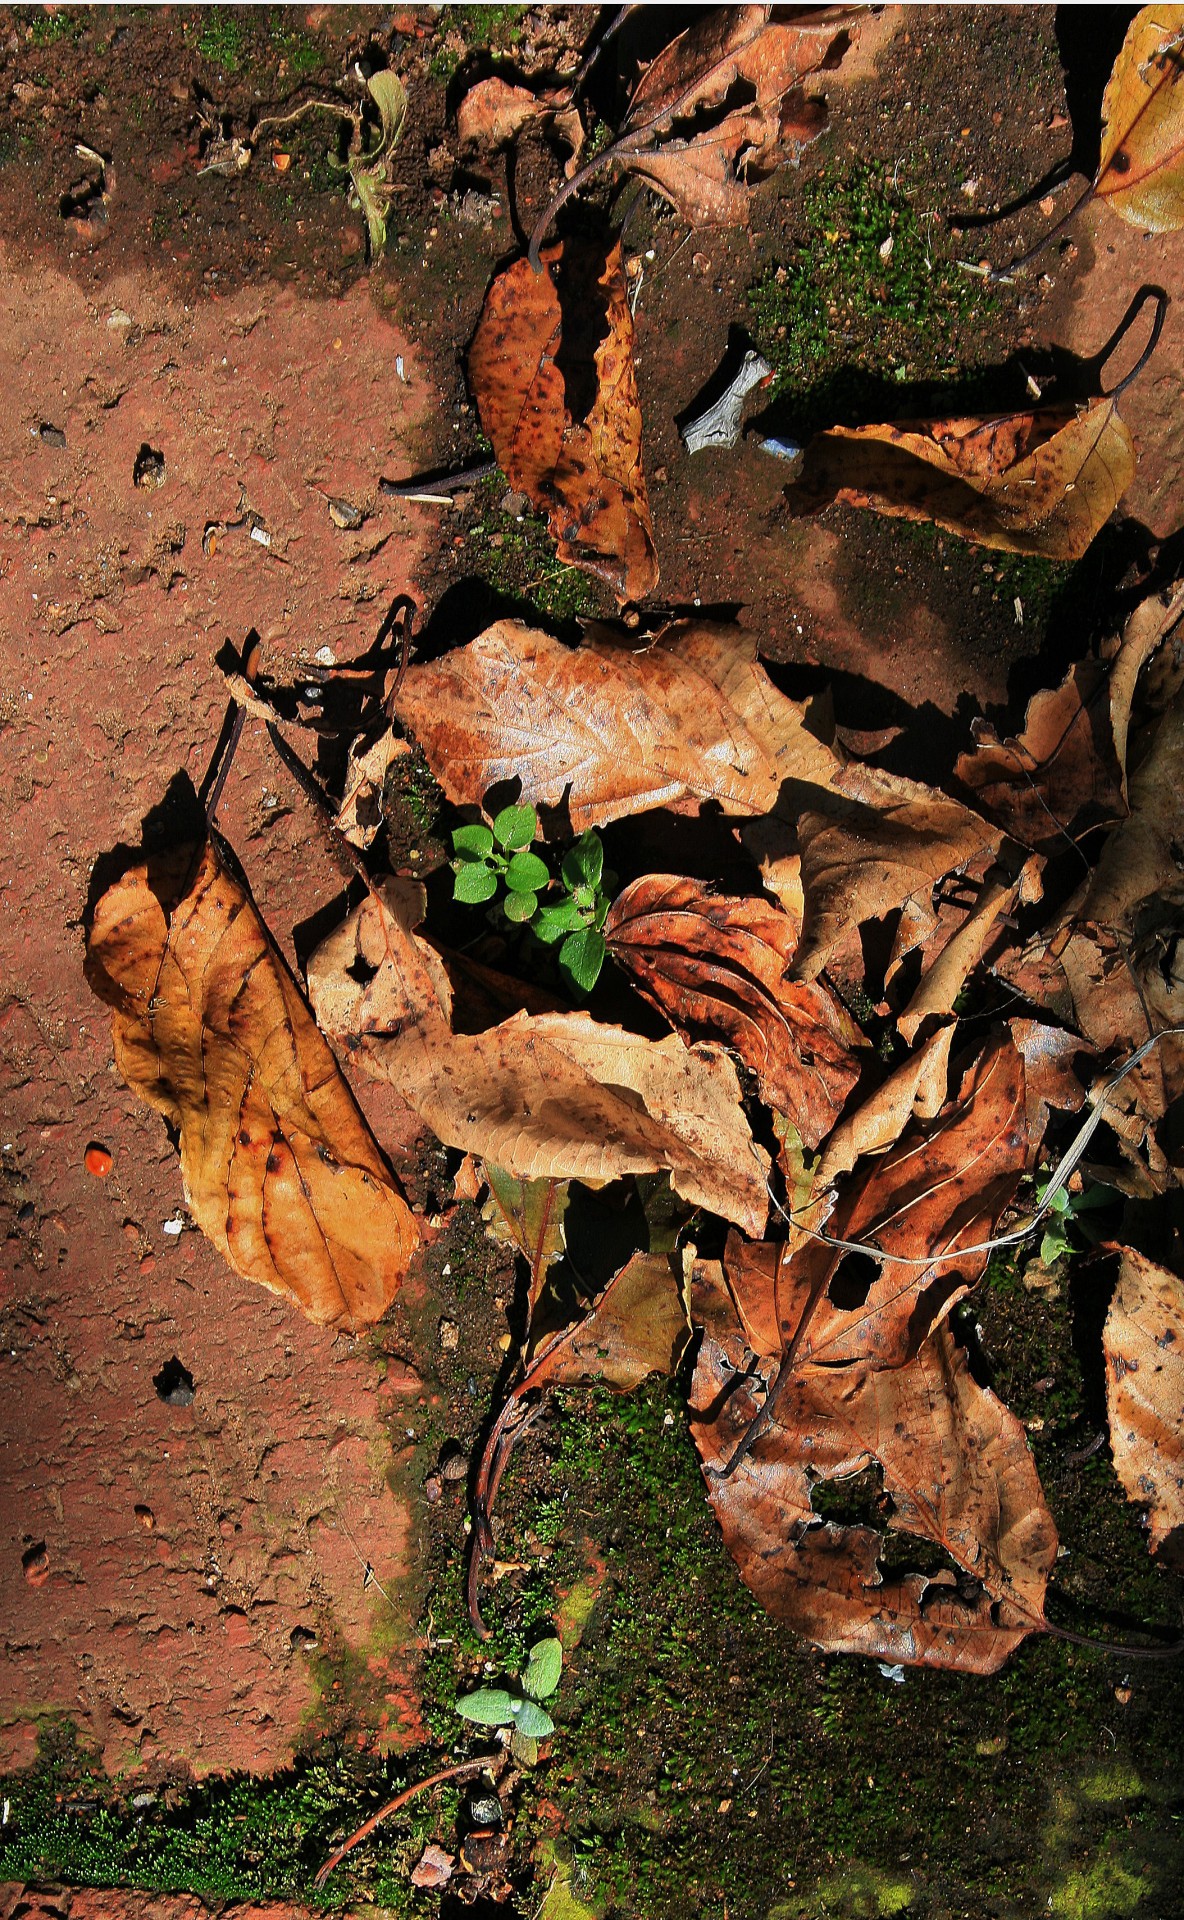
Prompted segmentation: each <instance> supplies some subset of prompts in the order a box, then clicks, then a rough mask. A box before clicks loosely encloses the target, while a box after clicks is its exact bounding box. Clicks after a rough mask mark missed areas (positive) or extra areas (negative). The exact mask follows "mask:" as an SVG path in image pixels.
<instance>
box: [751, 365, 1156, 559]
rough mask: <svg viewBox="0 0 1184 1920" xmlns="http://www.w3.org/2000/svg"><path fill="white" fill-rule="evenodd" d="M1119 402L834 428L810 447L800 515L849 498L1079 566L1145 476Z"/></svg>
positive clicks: (795, 500)
mask: <svg viewBox="0 0 1184 1920" xmlns="http://www.w3.org/2000/svg"><path fill="white" fill-rule="evenodd" d="M1134 473H1135V452H1134V446H1133V444H1132V442H1131V437H1130V434H1129V433H1128V432H1127V429H1126V427H1125V426H1124V424H1123V422H1122V421H1121V419H1120V418H1119V416H1118V411H1117V407H1116V405H1115V402H1114V401H1113V400H1099V401H1098V402H1096V404H1095V405H1093V406H1091V407H1089V408H1087V409H1085V410H1084V411H1083V412H1081V413H1074V412H1073V411H1072V410H1071V409H1068V408H1065V407H1048V408H1045V409H1044V410H1043V411H1042V412H1040V413H1018V414H1010V415H1005V416H1002V417H1000V418H997V419H991V420H977V419H971V420H929V421H908V422H904V423H902V424H900V425H895V426H893V425H887V426H873V427H832V428H830V429H829V431H828V432H826V433H821V434H819V435H818V436H817V438H816V439H814V440H812V441H811V443H810V445H809V446H808V447H807V449H806V453H805V457H804V462H803V467H802V472H801V477H800V478H799V479H798V480H797V481H796V482H795V484H794V485H793V486H791V487H789V488H787V490H786V499H787V500H788V502H789V507H790V511H791V512H792V513H795V514H808V513H816V512H818V510H819V509H820V508H821V507H825V506H830V505H831V504H832V503H833V502H835V501H839V502H841V503H842V504H844V505H846V506H852V507H871V508H873V509H874V510H875V511H876V512H877V513H885V514H890V515H893V516H895V517H896V518H898V519H904V520H922V521H925V520H929V521H933V522H934V523H935V524H936V525H937V526H939V527H945V528H946V529H947V531H949V532H950V533H957V534H961V535H962V536H963V538H964V539H967V540H973V541H976V542H977V543H978V545H979V546H983V547H995V548H997V549H999V550H1000V551H1002V552H1005V553H1033V554H1042V555H1043V556H1044V557H1045V558H1046V559H1049V560H1079V559H1080V558H1081V555H1082V554H1083V553H1084V552H1085V550H1086V548H1087V547H1088V546H1089V544H1090V542H1091V540H1092V539H1093V538H1094V535H1095V534H1096V533H1098V532H1099V531H1100V529H1101V528H1102V527H1103V526H1104V525H1105V523H1106V521H1107V520H1108V519H1109V518H1110V515H1111V514H1112V513H1113V511H1114V509H1115V507H1116V506H1117V505H1118V502H1119V501H1120V500H1121V498H1122V496H1123V494H1124V493H1125V492H1126V489H1127V488H1128V486H1129V485H1130V483H1131V481H1132V480H1133V478H1134Z"/></svg>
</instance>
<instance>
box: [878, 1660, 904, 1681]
mask: <svg viewBox="0 0 1184 1920" xmlns="http://www.w3.org/2000/svg"><path fill="white" fill-rule="evenodd" d="M876 1665H877V1666H878V1667H879V1669H880V1672H881V1673H882V1674H883V1676H884V1678H885V1680H895V1682H896V1684H897V1686H898V1687H903V1685H904V1683H905V1671H904V1668H903V1667H895V1666H889V1664H888V1662H887V1660H877V1662H876Z"/></svg>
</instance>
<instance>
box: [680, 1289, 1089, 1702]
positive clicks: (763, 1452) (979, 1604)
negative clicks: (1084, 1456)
mask: <svg viewBox="0 0 1184 1920" xmlns="http://www.w3.org/2000/svg"><path fill="white" fill-rule="evenodd" d="M724 1319H726V1309H725V1310H724V1311H723V1312H721V1314H720V1316H719V1319H718V1320H717V1324H718V1323H719V1322H720V1321H722V1320H724ZM742 1342H743V1334H742V1333H741V1332H740V1330H739V1328H738V1327H737V1330H736V1332H735V1334H734V1337H733V1342H732V1351H733V1353H738V1352H739V1351H740V1348H741V1343H742ZM739 1364H740V1366H741V1368H743V1367H744V1366H746V1364H747V1363H746V1360H741V1361H740V1363H739ZM761 1404H762V1396H761V1393H760V1391H759V1387H758V1386H757V1384H756V1383H754V1381H753V1380H752V1378H751V1377H750V1376H748V1375H747V1374H746V1372H745V1371H737V1370H736V1367H735V1364H734V1362H733V1359H732V1355H731V1354H729V1353H728V1352H727V1351H726V1350H725V1347H724V1346H723V1345H722V1344H721V1343H719V1342H718V1341H717V1340H715V1339H713V1338H711V1337H705V1338H704V1340H703V1343H702V1346H701V1348H700V1352H699V1358H698V1362H697V1364H696V1367H695V1376H694V1382H693V1385H692V1389H691V1408H692V1420H691V1431H692V1433H693V1435H694V1438H695V1443H696V1445H697V1447H698V1449H699V1454H700V1457H701V1459H702V1461H703V1464H704V1466H705V1467H719V1466H722V1465H723V1464H724V1463H725V1462H726V1461H727V1460H729V1459H730V1458H731V1457H732V1454H733V1453H734V1451H735V1449H736V1447H737V1446H738V1445H739V1443H740V1441H741V1439H742V1438H743V1436H744V1434H745V1432H746V1430H747V1428H748V1426H749V1425H750V1423H751V1422H752V1420H753V1419H754V1418H755V1416H756V1415H757V1413H758V1412H759V1411H760V1407H761ZM873 1463H878V1465H879V1466H880V1467H881V1468H882V1470H883V1486H884V1494H885V1495H886V1496H887V1503H888V1511H887V1515H886V1521H887V1526H888V1527H889V1528H890V1529H894V1530H898V1531H902V1532H905V1533H912V1534H915V1535H917V1536H919V1537H920V1538H921V1539H924V1540H929V1541H932V1542H933V1543H934V1544H936V1545H937V1546H939V1547H942V1548H944V1549H945V1551H946V1552H947V1553H948V1554H949V1555H950V1556H951V1557H952V1559H953V1560H954V1561H955V1562H956V1563H957V1565H958V1566H959V1567H961V1568H963V1569H965V1578H958V1577H957V1576H955V1575H954V1574H952V1573H942V1574H937V1575H936V1576H934V1577H932V1578H930V1577H927V1576H925V1575H922V1574H916V1573H906V1574H904V1575H896V1576H891V1575H890V1576H887V1577H886V1576H884V1575H883V1574H882V1573H881V1571H880V1568H879V1564H878V1562H879V1556H880V1551H881V1548H882V1546H883V1542H884V1536H883V1534H882V1533H880V1532H879V1531H877V1530H876V1529H875V1528H873V1527H867V1526H841V1525H837V1524H835V1523H833V1522H827V1521H823V1520H822V1519H820V1517H819V1516H818V1514H816V1513H815V1511H814V1509H813V1505H812V1493H813V1489H814V1487H815V1486H816V1485H817V1484H818V1483H819V1482H820V1481H835V1480H843V1479H846V1478H847V1477H848V1476H850V1475H852V1474H856V1473H859V1472H860V1471H861V1470H863V1469H864V1468H866V1467H867V1466H869V1465H871V1464H873ZM708 1498H709V1499H710V1501H711V1504H712V1506H713V1507H714V1509H715V1513H716V1517H717V1519H718V1520H719V1523H720V1526H721V1528H722V1530H723V1535H724V1539H725V1541H726V1543H727V1547H728V1551H729V1552H730V1553H731V1555H732V1558H733V1559H734V1560H735V1562H736V1564H737V1566H738V1568H739V1570H740V1575H741V1578H742V1579H743V1580H744V1582H745V1584H746V1586H748V1587H749V1588H750V1589H751V1591H752V1592H753V1593H754V1594H755V1595H756V1597H757V1599H758V1600H759V1601H760V1603H761V1605H762V1606H763V1607H764V1608H765V1609H766V1610H767V1611H768V1612H769V1613H771V1614H772V1615H773V1616H774V1617H775V1618H776V1619H780V1620H785V1621H786V1622H788V1624H789V1625H790V1626H792V1627H793V1628H794V1629H795V1631H797V1632H798V1633H800V1634H802V1635H803V1636H804V1637H805V1638H806V1639H807V1640H809V1641H810V1642H812V1643H813V1644H814V1645H815V1646H817V1647H821V1648H822V1649H824V1650H825V1651H827V1652H831V1653H862V1654H868V1655H871V1656H873V1657H874V1658H876V1659H879V1660H890V1661H893V1662H903V1663H904V1664H906V1665H915V1666H934V1667H952V1668H957V1669H960V1670H962V1671H964V1672H970V1673H994V1672H995V1671H996V1670H997V1669H998V1668H999V1667H1000V1666H1001V1665H1002V1664H1003V1662H1004V1660H1006V1659H1007V1657H1008V1655H1009V1654H1010V1653H1011V1652H1013V1651H1014V1649H1015V1648H1016V1647H1017V1646H1018V1645H1019V1643H1020V1641H1021V1640H1022V1639H1023V1638H1024V1636H1025V1635H1026V1634H1029V1633H1032V1632H1039V1631H1041V1629H1042V1628H1043V1625H1044V1617H1043V1606H1044V1594H1045V1589H1046V1586H1047V1582H1048V1575H1049V1571H1050V1569H1051V1567H1052V1564H1053V1562H1054V1560H1055V1558H1056V1552H1057V1536H1056V1529H1055V1527H1054V1526H1053V1522H1052V1516H1051V1515H1050V1513H1049V1511H1048V1508H1047V1506H1046V1505H1045V1502H1044V1496H1043V1493H1042V1490H1041V1486H1040V1482H1039V1479H1038V1478H1037V1474H1036V1469H1035V1466H1034V1464H1033V1461H1032V1456H1031V1454H1030V1453H1029V1451H1028V1445H1027V1438H1026V1436H1025V1434H1024V1430H1023V1428H1022V1427H1021V1425H1020V1423H1019V1421H1018V1420H1016V1419H1015V1418H1014V1416H1013V1415H1012V1414H1010V1413H1009V1412H1008V1411H1007V1409H1006V1407H1004V1406H1003V1405H1002V1404H1001V1403H1000V1402H999V1401H998V1400H997V1399H996V1398H995V1396H994V1395H993V1394H992V1393H990V1392H988V1391H987V1390H986V1389H985V1388H982V1387H980V1386H978V1385H977V1383H976V1382H975V1380H974V1378H973V1376H972V1375H971V1372H970V1369H969V1366H968V1364H967V1359H966V1355H965V1353H964V1352H963V1351H962V1350H961V1349H960V1348H959V1347H958V1346H957V1345H956V1344H955V1342H954V1339H953V1336H952V1335H951V1333H950V1330H949V1328H948V1326H944V1325H943V1326H940V1327H939V1328H938V1329H937V1331H936V1332H935V1333H934V1334H933V1335H932V1336H931V1337H930V1339H929V1340H928V1341H926V1343H925V1345H924V1346H923V1347H922V1348H921V1351H920V1352H919V1353H918V1354H917V1356H916V1358H915V1359H914V1360H913V1361H912V1362H911V1363H910V1364H909V1365H908V1366H905V1367H899V1368H895V1369H892V1370H884V1371H878V1370H876V1369H873V1368H868V1367H863V1366H850V1367H839V1368H832V1369H826V1370H818V1371H811V1372H810V1373H807V1374H803V1375H802V1376H801V1377H796V1376H795V1377H794V1378H793V1379H791V1380H790V1381H789V1382H788V1383H787V1391H786V1392H785V1394H784V1395H782V1396H781V1397H780V1398H779V1401H778V1414H777V1422H776V1424H775V1425H774V1426H773V1427H772V1429H771V1430H770V1431H769V1432H767V1433H766V1434H765V1435H764V1436H763V1437H762V1438H761V1439H759V1440H758V1441H757V1443H756V1445H755V1446H754V1448H753V1450H752V1452H751V1453H750V1454H749V1456H748V1457H747V1458H746V1459H744V1460H743V1461H742V1462H741V1464H740V1465H739V1467H738V1468H737V1470H736V1472H735V1473H734V1474H733V1475H732V1477H731V1478H730V1479H727V1480H712V1479H710V1478H709V1480H708Z"/></svg>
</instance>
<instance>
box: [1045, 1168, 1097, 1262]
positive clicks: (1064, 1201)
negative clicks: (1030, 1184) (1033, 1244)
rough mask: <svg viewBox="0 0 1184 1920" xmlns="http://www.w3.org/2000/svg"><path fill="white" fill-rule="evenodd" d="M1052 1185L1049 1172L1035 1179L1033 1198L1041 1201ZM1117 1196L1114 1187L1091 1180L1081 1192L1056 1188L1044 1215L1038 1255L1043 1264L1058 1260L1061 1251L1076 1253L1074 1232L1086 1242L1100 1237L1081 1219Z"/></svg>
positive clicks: (1090, 1223) (1090, 1222)
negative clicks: (1038, 1180)
mask: <svg viewBox="0 0 1184 1920" xmlns="http://www.w3.org/2000/svg"><path fill="white" fill-rule="evenodd" d="M1051 1185H1052V1175H1051V1174H1050V1175H1049V1177H1048V1179H1047V1180H1042V1181H1040V1182H1038V1184H1037V1187H1036V1198H1037V1200H1039V1201H1040V1202H1041V1203H1042V1204H1043V1201H1044V1196H1045V1194H1046V1193H1047V1192H1048V1189H1049V1187H1050V1186H1051ZM1116 1198H1117V1195H1116V1194H1115V1191H1114V1188H1113V1187H1107V1186H1104V1185H1103V1184H1102V1183H1101V1182H1100V1181H1096V1180H1095V1181H1093V1182H1091V1184H1090V1185H1089V1186H1088V1187H1083V1188H1082V1190H1081V1192H1080V1193H1070V1192H1069V1189H1068V1188H1067V1187H1060V1188H1058V1190H1057V1192H1056V1193H1054V1194H1053V1196H1052V1199H1051V1200H1050V1201H1049V1205H1048V1212H1047V1214H1046V1215H1045V1223H1046V1224H1045V1228H1044V1236H1043V1238H1042V1239H1041V1242H1040V1258H1041V1261H1042V1262H1043V1264H1044V1265H1045V1266H1046V1267H1051V1265H1052V1263H1053V1261H1054V1260H1059V1259H1060V1257H1061V1255H1062V1254H1064V1253H1075V1252H1076V1251H1077V1250H1078V1248H1079V1246H1080V1240H1077V1239H1075V1238H1074V1231H1076V1233H1077V1234H1079V1235H1080V1236H1081V1240H1085V1241H1086V1242H1087V1243H1088V1244H1089V1245H1091V1246H1092V1245H1093V1244H1094V1243H1095V1242H1096V1241H1097V1240H1098V1239H1099V1237H1100V1235H1099V1231H1098V1229H1097V1228H1096V1227H1095V1226H1094V1224H1093V1222H1092V1221H1091V1220H1085V1219H1082V1217H1081V1216H1082V1215H1083V1214H1088V1213H1092V1212H1094V1211H1095V1209H1096V1208H1098V1207H1108V1206H1110V1205H1111V1204H1112V1202H1113V1201H1114V1200H1115V1199H1116Z"/></svg>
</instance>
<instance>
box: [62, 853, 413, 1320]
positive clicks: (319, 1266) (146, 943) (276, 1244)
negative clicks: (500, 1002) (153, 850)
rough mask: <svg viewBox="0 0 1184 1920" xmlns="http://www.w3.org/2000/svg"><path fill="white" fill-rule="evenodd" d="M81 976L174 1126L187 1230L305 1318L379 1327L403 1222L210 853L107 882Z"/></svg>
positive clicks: (395, 1195) (401, 1204)
mask: <svg viewBox="0 0 1184 1920" xmlns="http://www.w3.org/2000/svg"><path fill="white" fill-rule="evenodd" d="M86 964H87V977H88V979H89V980H90V983H91V985H92V987H93V988H94V990H95V992H96V993H97V994H99V996H100V998H102V999H103V1000H105V1001H107V1002H108V1004H109V1005H110V1006H111V1007H112V1009H113V1011H112V1019H111V1025H112V1032H113V1036H114V1041H115V1060H116V1065H117V1067H118V1068H119V1071H120V1073H121V1074H122V1075H123V1077H124V1079H125V1080H126V1082H127V1084H128V1085H129V1086H130V1087H131V1088H132V1089H133V1091H134V1092H136V1093H137V1094H139V1096H140V1098H141V1099H143V1100H145V1101H146V1102H147V1103H148V1105H149V1106H151V1107H155V1108H156V1109H157V1111H158V1112H160V1113H163V1114H164V1115H165V1116H166V1118H167V1119H168V1120H169V1121H170V1123H171V1124H172V1125H174V1126H175V1127H177V1128H178V1130H179V1132H180V1138H181V1173H182V1178H183V1180H184V1184H185V1195H186V1199H187V1201H188V1203H189V1206H190V1209H191V1210H192V1213H193V1217H194V1219H195V1220H196V1221H197V1223H198V1225H199V1226H200V1227H201V1229H202V1231H203V1232H204V1233H205V1234H207V1235H208V1237H209V1238H210V1239H211V1240H212V1241H213V1243H214V1245H215V1246H216V1247H217V1248H218V1250H219V1252H220V1253H222V1254H223V1256H224V1257H225V1258H226V1259H227V1260H228V1261H229V1262H230V1265H231V1266H232V1267H233V1268H234V1269H235V1271H236V1273H240V1274H242V1275H243V1276H244V1277H245V1278H246V1279H248V1280H257V1281H259V1282H261V1284H262V1285H264V1286H266V1287H270V1288H271V1289H272V1291H273V1292H276V1293H280V1294H283V1295H284V1296H285V1297H286V1298H287V1299H290V1300H292V1301H294V1302H295V1303H296V1305H297V1306H299V1307H300V1308H301V1309H302V1311H303V1312H305V1313H306V1314H307V1315H308V1316H309V1318H310V1319H312V1320H316V1321H320V1322H323V1323H327V1324H330V1325H333V1326H345V1327H361V1326H367V1325H369V1324H370V1323H371V1322H373V1321H375V1320H377V1319H379V1318H380V1317H381V1315H382V1314H383V1313H384V1312H385V1311H386V1309H387V1307H389V1305H390V1303H391V1301H392V1300H393V1298H394V1296H395V1294H396V1293H397V1291H398V1289H399V1285H400V1283H401V1281H402V1279H403V1276H404V1274H405V1273H406V1271H407V1265H408V1262H409V1261H410V1258H411V1255H412V1253H413V1252H414V1250H415V1247H416V1244H417V1240H418V1232H417V1228H416V1225H415V1221H414V1218H413V1216H412V1214H411V1212H410V1209H409V1208H408V1206H407V1205H406V1202H405V1201H404V1200H403V1197H402V1195H401V1194H400V1193H399V1192H398V1190H397V1188H396V1187H395V1184H394V1181H393V1179H392V1178H391V1175H390V1174H389V1172H388V1171H387V1169H386V1167H385V1166H384V1164H383V1161H382V1158H381V1155H380V1154H379V1151H378V1148H377V1146H376V1145H375V1143H374V1141H373V1139H372V1138H371V1135H370V1132H369V1130H368V1128H367V1126H366V1124H365V1122H364V1120H363V1119H362V1116H361V1115H360V1113H359V1112H358V1110H357V1107H356V1106H355V1105H354V1102H353V1100H352V1098H351V1096H350V1093H349V1089H348V1088H347V1086H346V1084H345V1082H344V1080H343V1079H342V1077H341V1074H340V1072H339V1070H338V1067H337V1063H336V1061H335V1060H334V1058H333V1055H332V1053H331V1052H330V1050H329V1048H328V1047H327V1046H326V1044H325V1042H324V1040H323V1039H322V1037H321V1035H320V1033H319V1032H318V1031H317V1028H316V1026H315V1025H314V1023H313V1021H312V1019H311V1017H310V1015H309V1012H308V1009H307V1008H306V1006H305V1004H304V1001H303V1000H302V998H301V996H300V993H299V991H298V989H297V987H296V985H295V983H294V981H293V980H292V978H291V976H290V974H289V973H288V970H287V968H286V967H285V965H284V963H283V961H282V960H281V958H280V956H279V954H278V953H277V952H276V950H275V948H274V947H273V946H272V944H271V942H270V940H269V939H268V936H267V932H266V930H265V928H264V926H263V923H262V921H261V920H260V918H259V915H258V914H257V912H256V911H255V907H254V904H253V902H252V901H251V899H250V896H249V895H248V894H247V893H246V892H245V891H244V889H243V888H242V887H241V886H240V885H239V883H238V881H237V880H235V879H234V877H233V876H232V875H231V873H230V872H229V871H228V870H227V868H226V866H225V865H224V863H223V861H222V859H221V857H220V855H219V852H218V848H217V845H216V843H215V842H214V841H212V840H211V841H209V842H207V844H206V845H205V846H204V847H202V848H198V849H194V848H192V847H189V848H184V849H181V850H179V852H178V853H177V854H176V855H175V856H174V857H173V858H172V859H171V860H170V861H168V862H166V863H164V864H163V865H162V864H160V863H158V862H149V863H147V864H144V865H140V866H135V867H132V868H131V869H130V870H129V871H128V872H127V873H125V874H124V876H123V878H122V879H121V880H118V881H116V882H115V884H114V885H113V886H112V887H110V888H109V889H108V890H107V892H106V893H105V894H104V895H103V896H102V898H101V899H100V900H99V902H98V905H97V907H96V908H95V913H94V919H93V923H92V925H91V928H90V933H89V937H88V941H87V962H86Z"/></svg>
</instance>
